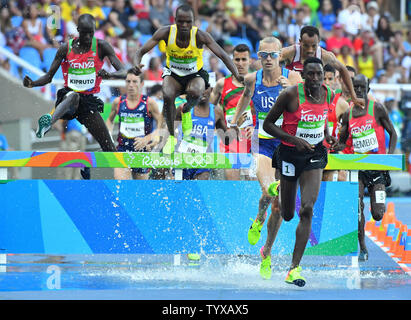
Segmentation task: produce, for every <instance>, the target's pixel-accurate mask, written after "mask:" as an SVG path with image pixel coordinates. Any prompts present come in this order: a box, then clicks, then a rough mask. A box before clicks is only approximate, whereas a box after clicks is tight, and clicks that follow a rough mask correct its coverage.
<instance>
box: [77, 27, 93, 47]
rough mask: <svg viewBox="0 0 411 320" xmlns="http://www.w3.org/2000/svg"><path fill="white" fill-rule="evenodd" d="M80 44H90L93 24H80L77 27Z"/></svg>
mask: <svg viewBox="0 0 411 320" xmlns="http://www.w3.org/2000/svg"><path fill="white" fill-rule="evenodd" d="M77 30H78V33H79V39H80V44H81V45H84V46H90V45H91V42H92V40H93V37H94V31H95V25H94V24H82V25H79V26H78V28H77Z"/></svg>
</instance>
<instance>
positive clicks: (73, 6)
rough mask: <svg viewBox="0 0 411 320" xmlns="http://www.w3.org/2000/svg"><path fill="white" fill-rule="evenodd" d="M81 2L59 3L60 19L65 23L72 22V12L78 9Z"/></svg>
mask: <svg viewBox="0 0 411 320" xmlns="http://www.w3.org/2000/svg"><path fill="white" fill-rule="evenodd" d="M80 6H81V1H80V0H64V1H62V2H61V3H60V10H61V18H62V19H63V20H64V21H65V22H66V23H67V22H69V21H72V19H73V12H74V11H77V14H78V10H79V9H80Z"/></svg>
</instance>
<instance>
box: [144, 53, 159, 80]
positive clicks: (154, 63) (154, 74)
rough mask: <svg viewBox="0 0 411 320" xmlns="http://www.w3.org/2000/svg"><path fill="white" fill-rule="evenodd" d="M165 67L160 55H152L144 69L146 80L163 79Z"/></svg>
mask: <svg viewBox="0 0 411 320" xmlns="http://www.w3.org/2000/svg"><path fill="white" fill-rule="evenodd" d="M162 74H163V68H162V64H161V60H160V57H152V58H151V59H150V63H149V64H148V68H147V69H146V70H145V71H144V80H150V81H162V78H161V75H162Z"/></svg>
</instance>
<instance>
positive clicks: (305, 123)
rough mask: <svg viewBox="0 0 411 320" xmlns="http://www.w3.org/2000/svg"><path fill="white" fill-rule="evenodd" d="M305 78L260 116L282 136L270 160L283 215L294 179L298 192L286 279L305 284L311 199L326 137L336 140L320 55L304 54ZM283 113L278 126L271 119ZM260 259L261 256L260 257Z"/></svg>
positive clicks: (288, 210) (290, 206) (290, 213)
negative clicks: (303, 268) (298, 205)
mask: <svg viewBox="0 0 411 320" xmlns="http://www.w3.org/2000/svg"><path fill="white" fill-rule="evenodd" d="M303 78H304V79H305V81H304V82H301V83H298V85H297V86H292V87H288V88H287V89H285V90H284V92H283V93H282V94H280V96H279V97H278V99H277V101H276V103H275V105H274V106H273V108H272V109H271V110H270V112H269V113H268V115H267V118H266V119H265V121H264V124H263V128H264V130H265V131H266V132H267V133H268V134H271V135H273V136H276V137H278V138H279V139H280V140H281V144H280V146H279V147H278V148H277V149H276V151H275V152H274V156H273V162H272V164H273V166H274V167H275V168H277V169H278V170H279V172H280V175H281V176H280V212H281V216H282V218H283V219H284V220H285V221H290V220H291V219H292V218H293V217H294V211H295V203H296V196H297V189H298V185H299V186H300V192H301V209H300V212H299V216H300V221H299V223H298V226H297V230H296V241H295V246H294V251H293V256H292V261H291V266H290V269H289V272H288V274H287V277H286V279H285V281H286V282H287V283H290V284H295V285H297V286H300V287H302V286H304V285H305V279H304V278H303V277H302V276H301V267H300V266H299V265H300V261H301V258H302V256H303V254H304V250H305V247H306V245H307V241H308V238H309V235H310V231H311V221H312V216H313V208H314V204H315V202H316V200H317V197H318V193H319V190H320V186H321V178H322V174H323V169H324V168H325V166H326V165H327V149H326V148H325V146H324V145H323V140H324V138H325V139H327V142H328V143H330V144H331V145H332V146H334V145H335V144H336V142H337V140H336V139H335V138H334V137H332V136H330V135H329V133H328V126H327V114H328V108H329V104H330V103H331V101H332V94H333V93H332V90H331V89H330V88H329V87H326V86H325V85H323V80H324V71H323V66H322V61H321V60H320V59H318V58H315V57H311V58H308V59H306V60H305V62H304V68H303ZM281 115H283V123H282V127H281V128H280V127H279V126H277V125H276V124H275V123H276V121H277V120H278V119H279V118H280V116H281ZM263 259H264V257H263Z"/></svg>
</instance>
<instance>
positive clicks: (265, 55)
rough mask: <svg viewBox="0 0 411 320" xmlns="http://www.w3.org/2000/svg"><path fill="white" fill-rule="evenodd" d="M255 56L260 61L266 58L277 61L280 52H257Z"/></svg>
mask: <svg viewBox="0 0 411 320" xmlns="http://www.w3.org/2000/svg"><path fill="white" fill-rule="evenodd" d="M257 54H258V56H259V57H260V58H261V59H267V58H268V56H270V57H271V59H277V58H278V57H279V56H280V51H272V52H266V51H258V52H257Z"/></svg>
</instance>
